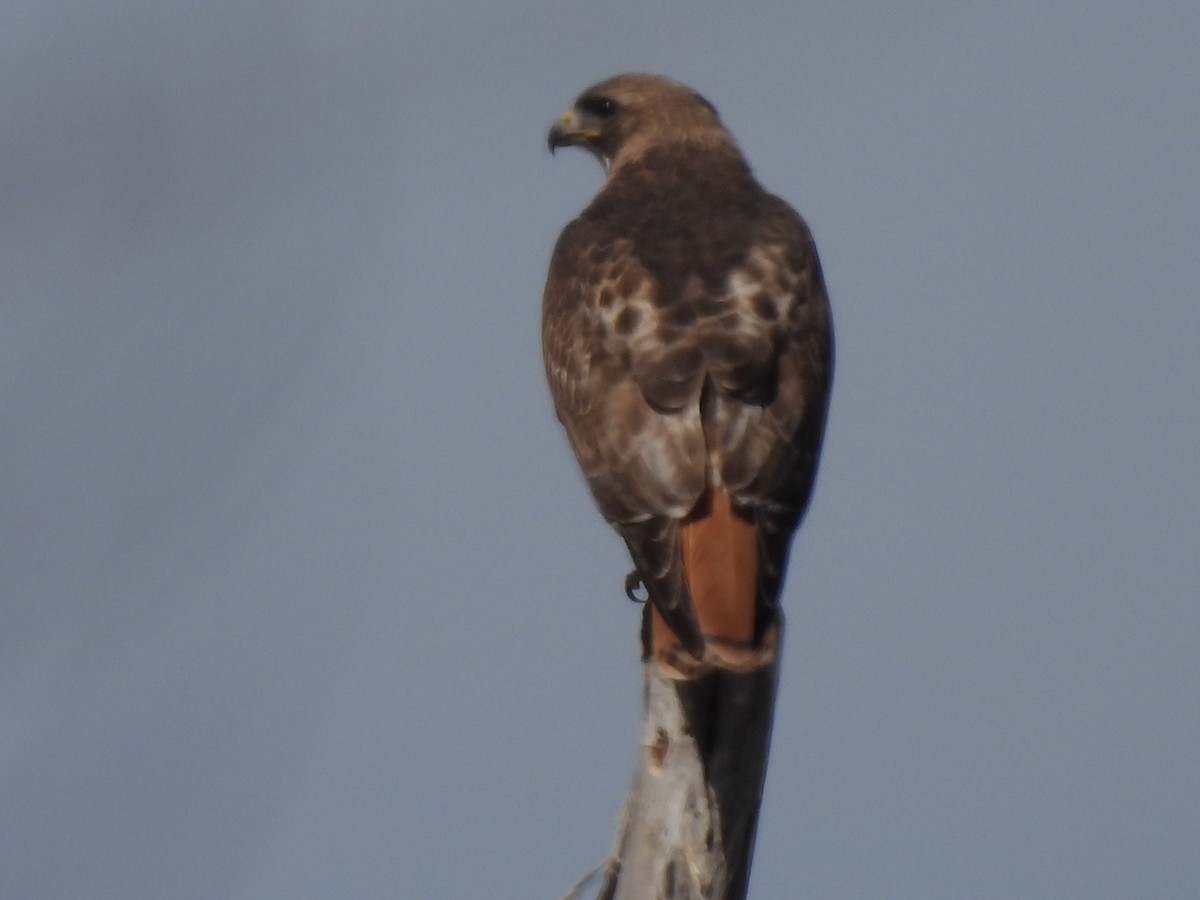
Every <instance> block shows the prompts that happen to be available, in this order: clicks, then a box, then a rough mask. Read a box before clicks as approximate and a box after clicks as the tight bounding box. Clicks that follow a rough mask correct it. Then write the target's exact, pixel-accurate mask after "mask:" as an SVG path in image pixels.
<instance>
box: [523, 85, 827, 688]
mask: <svg viewBox="0 0 1200 900" xmlns="http://www.w3.org/2000/svg"><path fill="white" fill-rule="evenodd" d="M549 143H550V149H551V150H552V151H553V150H554V149H555V148H556V147H561V146H567V145H575V146H580V147H584V148H586V149H587V150H590V151H591V152H592V153H593V154H595V155H596V156H597V157H598V158H599V160H600V162H601V164H602V165H603V166H604V170H605V173H606V177H605V182H604V186H603V187H602V188H601V189H600V191H599V193H597V194H596V196H595V198H594V199H593V200H592V202H591V204H590V205H589V206H588V207H587V208H586V209H585V210H584V211H583V212H582V213H581V214H580V215H579V217H578V218H577V219H575V220H574V221H572V222H571V223H570V224H568V225H567V226H566V228H564V229H563V232H562V235H561V236H560V237H559V239H558V243H557V245H556V246H555V248H554V255H553V258H552V259H551V262H550V273H549V277H548V280H547V283H546V293H545V297H544V299H543V310H542V316H543V319H542V348H543V353H544V356H545V362H546V375H547V378H548V379H549V382H550V392H551V394H552V395H553V398H554V407H555V410H556V412H557V413H558V417H559V420H560V421H561V422H562V424H563V426H564V428H565V429H566V432H567V437H568V438H569V440H570V443H571V447H572V448H573V449H574V451H575V456H576V457H577V458H578V460H579V465H580V467H581V468H582V469H583V474H584V476H585V477H586V478H587V482H588V485H589V486H590V487H591V490H592V494H593V495H594V496H595V499H596V503H597V504H598V505H599V507H600V511H601V512H602V513H603V514H604V517H605V518H606V519H607V520H608V521H609V523H611V524H612V526H613V527H614V528H615V529H616V530H617V531H618V532H619V533H620V535H621V537H622V538H624V540H625V543H626V545H627V546H628V548H629V552H630V555H631V556H632V557H633V563H634V566H635V569H636V571H635V572H634V573H632V574H631V575H630V576H629V582H628V585H627V586H630V587H635V586H636V585H637V583H638V582H639V581H640V582H641V584H642V585H643V586H644V587H645V590H646V593H647V594H648V596H649V601H650V603H649V606H648V610H647V621H646V624H645V627H644V630H643V644H644V647H645V650H646V652H647V653H652V654H653V655H654V657H655V659H656V660H657V661H658V663H659V664H660V665H661V666H662V667H663V668H664V669H665V670H666V671H667V672H669V673H673V674H679V675H690V674H694V673H696V672H698V671H702V670H704V669H706V668H708V667H710V666H716V667H720V668H725V669H733V670H744V669H749V668H753V667H755V666H756V665H758V664H759V663H760V662H761V661H763V660H764V659H765V658H768V657H769V654H770V653H771V652H772V648H773V640H774V637H775V632H774V628H773V625H774V623H775V621H776V619H777V617H778V607H777V602H778V595H779V590H780V582H781V580H782V578H783V573H784V568H785V565H786V562H787V555H788V547H789V544H790V542H791V536H792V532H793V531H794V530H795V529H796V526H797V525H798V524H799V522H800V519H801V516H802V515H803V514H804V509H805V507H806V506H807V504H808V499H809V495H810V493H811V491H812V485H813V479H814V477H815V475H816V470H817V458H818V455H819V453H820V448H821V435H822V432H823V430H824V424H825V410H826V406H827V403H828V398H829V387H830V380H831V377H832V371H833V339H832V331H831V324H830V315H829V306H828V301H827V298H826V295H825V286H824V283H823V281H822V278H821V266H820V263H819V262H818V259H817V251H816V247H815V246H814V244H813V240H812V236H811V235H810V234H809V231H808V228H807V226H806V225H805V224H804V221H803V220H802V219H801V218H800V216H798V215H797V214H796V213H795V212H794V211H793V210H792V208H791V207H789V206H788V205H787V204H786V203H784V202H783V201H782V200H780V199H778V198H777V197H774V196H772V195H771V194H769V193H767V192H766V191H765V190H763V189H762V187H760V186H759V184H758V182H757V181H756V180H755V179H754V176H753V175H752V174H751V172H750V168H749V167H748V166H747V164H746V162H745V160H744V159H743V158H742V155H741V153H740V151H739V150H738V148H737V145H736V144H735V143H734V140H733V138H732V137H731V136H730V134H729V132H727V131H726V130H725V128H724V127H723V126H722V125H721V122H720V120H719V119H718V117H717V112H716V110H715V109H714V108H713V106H712V104H710V103H709V102H708V101H707V100H705V99H704V98H703V97H701V96H700V95H699V94H697V93H696V92H695V91H693V90H691V89H690V88H688V87H685V86H684V85H682V84H678V83H676V82H674V81H671V80H669V79H666V78H662V77H660V76H656V75H618V76H617V77H615V78H611V79H609V80H608V81H603V82H601V83H600V84H597V85H595V86H594V87H592V88H589V89H588V90H586V91H585V92H584V93H583V94H582V95H580V97H579V99H578V100H576V101H575V104H574V106H572V107H571V108H570V109H569V110H567V111H566V112H565V113H563V115H562V116H561V117H560V118H559V119H558V120H557V121H556V122H555V124H554V127H553V128H551V129H550V135H549Z"/></svg>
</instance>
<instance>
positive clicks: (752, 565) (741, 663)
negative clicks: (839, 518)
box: [650, 488, 762, 674]
mask: <svg viewBox="0 0 1200 900" xmlns="http://www.w3.org/2000/svg"><path fill="white" fill-rule="evenodd" d="M680 546H681V551H682V557H683V559H682V563H683V574H684V578H685V580H686V582H687V586H688V593H689V594H690V595H691V601H692V609H693V611H694V612H695V616H696V622H697V624H698V626H699V629H700V634H701V635H702V636H703V638H704V645H705V657H704V659H703V660H697V661H696V664H697V666H698V667H699V666H706V665H714V666H717V667H719V668H728V669H735V670H742V669H747V668H752V667H754V666H755V665H756V663H757V662H759V661H760V660H761V659H762V649H761V648H759V647H757V646H755V640H754V638H755V626H756V622H755V615H756V608H757V592H758V536H757V533H756V529H755V526H754V523H753V522H751V521H749V520H748V519H746V518H744V517H743V516H742V515H740V514H739V513H738V512H737V511H736V510H734V508H733V503H732V500H731V498H730V496H729V492H728V491H726V490H724V489H723V488H713V489H711V490H709V491H708V492H707V493H706V494H705V496H704V497H703V498H702V499H701V500H700V503H699V504H697V506H696V508H695V510H693V511H692V514H691V515H690V516H689V517H688V519H687V520H686V521H685V522H683V523H682V524H681V525H680ZM650 634H651V643H652V646H653V647H654V651H655V656H656V658H657V659H658V660H659V663H660V665H662V666H663V667H664V668H667V669H674V670H676V671H678V672H679V674H686V673H687V669H688V665H687V662H686V661H685V660H683V659H681V657H680V654H679V652H678V651H679V644H680V642H679V639H678V638H677V637H676V636H675V634H674V633H673V632H672V631H671V629H670V628H669V627H668V626H667V623H666V622H665V621H664V620H663V619H662V617H661V616H660V615H659V614H658V611H657V610H653V611H652V612H651V631H650Z"/></svg>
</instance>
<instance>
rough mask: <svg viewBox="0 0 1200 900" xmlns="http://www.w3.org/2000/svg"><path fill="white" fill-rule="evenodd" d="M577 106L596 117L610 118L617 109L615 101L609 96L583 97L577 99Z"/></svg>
mask: <svg viewBox="0 0 1200 900" xmlns="http://www.w3.org/2000/svg"><path fill="white" fill-rule="evenodd" d="M579 108H580V110H582V111H583V112H585V113H587V114H588V115H589V116H595V117H596V118H597V119H610V118H612V116H613V115H614V114H615V113H616V111H617V101H616V100H613V99H611V98H609V97H594V96H592V97H584V98H583V99H582V100H580V101H579Z"/></svg>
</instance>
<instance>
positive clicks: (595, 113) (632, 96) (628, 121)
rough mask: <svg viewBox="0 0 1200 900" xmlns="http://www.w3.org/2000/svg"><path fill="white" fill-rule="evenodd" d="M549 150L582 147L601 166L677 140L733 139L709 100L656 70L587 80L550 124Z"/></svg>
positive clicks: (607, 165)
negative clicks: (592, 82) (585, 86)
mask: <svg viewBox="0 0 1200 900" xmlns="http://www.w3.org/2000/svg"><path fill="white" fill-rule="evenodd" d="M548 140H549V144H550V152H552V153H553V152H554V150H555V149H556V148H558V147H568V146H576V147H584V148H586V149H588V150H590V151H591V152H592V153H593V154H595V156H596V158H597V159H599V160H600V163H601V165H603V166H604V168H605V169H606V170H608V169H610V168H611V167H612V165H613V163H614V162H616V161H617V160H624V159H627V158H634V157H637V156H640V155H641V154H642V153H643V152H645V150H646V149H648V148H649V147H652V146H656V145H661V144H665V143H673V142H677V141H692V142H707V143H714V142H715V143H720V144H728V145H730V146H732V144H733V139H732V138H731V137H730V136H729V133H728V132H727V131H725V129H724V128H723V127H722V126H721V122H720V120H719V119H718V118H717V111H716V109H715V108H714V107H713V105H712V104H711V103H709V102H708V101H707V100H705V99H704V98H703V97H701V96H700V95H699V94H697V93H696V92H695V91H693V90H692V89H691V88H690V87H688V86H687V85H683V84H680V83H679V82H677V81H672V80H671V79H669V78H664V77H663V76H661V75H643V74H630V75H617V76H615V77H613V78H609V79H608V80H607V81H602V82H600V83H599V84H596V85H593V86H592V87H590V88H588V89H587V90H586V91H584V92H583V93H582V94H580V95H579V99H578V100H576V101H575V105H574V106H572V107H571V108H570V109H568V110H567V111H566V112H564V113H563V114H562V115H561V116H559V117H558V121H556V122H555V123H554V125H553V126H552V127H551V129H550V135H549V139H548Z"/></svg>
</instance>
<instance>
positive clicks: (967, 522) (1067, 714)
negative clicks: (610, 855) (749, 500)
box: [0, 0, 1200, 900]
mask: <svg viewBox="0 0 1200 900" xmlns="http://www.w3.org/2000/svg"><path fill="white" fill-rule="evenodd" d="M327 6H328V5H326V4H317V3H299V4H293V5H292V6H290V7H288V8H286V9H284V8H282V7H278V6H277V5H274V4H266V3H250V4H246V3H242V4H211V5H208V6H200V5H195V4H193V5H187V4H181V3H162V2H157V3H150V2H145V0H135V2H131V3H127V4H120V5H116V4H105V5H96V4H84V3H57V4H44V3H31V2H15V3H10V4H8V5H7V6H6V8H5V11H4V12H3V13H2V14H0V199H2V206H0V209H2V210H3V212H2V213H0V567H2V571H3V572H4V576H3V582H4V586H3V588H2V589H0V591H2V594H3V602H2V604H0V772H2V774H0V798H2V802H0V893H2V894H3V895H4V896H12V897H23V898H24V897H29V898H33V897H87V898H110V897H111V898H122V900H128V898H131V897H147V898H149V897H165V896H170V897H179V898H191V897H194V898H210V897H232V898H243V900H260V898H274V897H288V898H309V897H311V898H325V897H331V896H354V897H395V896H402V897H430V898H434V897H447V898H459V897H472V896H487V897H512V898H527V897H553V896H558V895H559V894H561V892H562V891H563V890H565V889H566V888H567V887H568V886H569V885H570V884H571V883H572V882H573V881H574V879H575V878H576V877H578V876H579V875H581V874H582V873H583V872H584V871H586V870H587V869H588V868H589V867H590V866H591V865H593V864H595V863H597V862H598V861H599V860H600V858H601V857H602V856H603V854H604V853H605V852H606V850H607V847H608V843H609V840H610V838H611V834H612V830H613V827H614V824H615V821H616V816H617V812H618V805H619V802H620V799H621V797H622V795H623V792H624V789H625V786H626V779H627V777H628V775H629V774H630V772H631V771H632V766H633V760H634V754H635V753H636V741H637V721H638V677H639V673H638V666H637V660H636V630H637V610H636V609H634V608H633V607H631V606H630V605H629V604H628V603H627V602H625V601H624V600H623V599H622V598H621V592H620V583H621V576H622V574H623V573H624V572H625V571H626V568H627V562H626V560H625V558H624V555H623V549H622V548H621V547H620V545H619V542H618V541H617V539H616V538H615V537H614V536H612V535H611V534H610V533H609V531H608V530H607V528H606V526H604V524H603V523H602V522H601V521H600V519H599V516H598V515H597V514H596V513H595V512H594V510H593V509H592V507H591V503H590V500H589V498H588V497H587V495H586V493H585V491H584V489H583V487H582V484H581V483H580V480H579V478H578V475H577V474H576V471H575V467H574V463H573V461H572V460H571V458H570V455H569V451H568V450H567V448H566V444H565V441H564V440H563V438H562V436H561V435H560V433H559V430H558V427H557V424H556V423H555V422H554V420H553V416H552V414H551V412H550V406H549V401H548V398H547V396H546V392H545V388H544V385H543V382H542V374H541V364H540V359H539V355H538V352H539V351H538V340H537V319H538V313H539V309H538V307H539V302H540V291H541V283H542V278H543V275H544V270H545V265H546V262H547V259H548V255H549V251H550V247H551V245H552V242H553V240H554V237H555V235H556V234H557V232H558V229H559V228H560V227H561V226H562V225H563V224H564V223H565V222H566V221H567V220H568V219H569V218H570V217H571V216H572V215H573V214H574V213H575V212H576V211H577V210H578V209H580V208H581V207H582V206H583V205H584V204H585V203H586V202H587V200H588V198H589V197H590V195H591V193H592V192H593V191H594V190H595V188H596V187H597V186H598V184H599V181H600V172H599V170H598V168H597V167H596V166H595V164H594V162H592V161H591V160H590V159H588V158H586V157H585V155H584V154H582V153H576V154H571V153H564V154H560V155H559V157H557V158H555V159H553V160H552V159H551V158H550V157H549V156H548V155H547V154H546V153H545V150H544V146H545V145H544V135H545V131H546V128H547V127H548V125H549V124H550V122H551V120H552V119H553V117H554V116H555V115H556V114H557V113H558V112H559V111H560V110H561V109H562V108H563V107H565V106H566V105H567V104H568V103H569V102H570V100H571V99H572V98H573V97H574V95H575V94H576V93H577V92H578V91H579V90H581V89H582V88H583V87H585V86H587V85H588V84H589V83H591V82H593V81H595V80H598V79H599V78H601V77H604V76H607V75H610V74H613V73H615V72H618V71H624V70H631V69H644V70H653V71H661V72H664V73H665V74H669V75H672V76H674V77H677V78H680V79H682V80H685V81H687V82H689V83H691V84H692V85H693V86H695V87H696V88H698V89H699V90H701V91H702V92H703V93H705V94H706V95H707V96H708V97H709V98H710V99H711V100H713V101H714V103H715V104H716V105H717V106H718V108H719V109H720V110H721V111H722V115H723V117H724V119H725V121H726V123H727V124H728V125H729V126H730V128H731V129H732V130H733V132H734V133H735V135H736V136H737V137H738V138H739V140H740V142H741V144H742V146H743V149H744V150H745V151H746V153H747V155H748V157H749V158H750V160H751V162H752V164H753V165H754V166H755V168H756V170H757V172H758V174H759V176H760V178H761V179H762V181H763V182H764V183H765V184H766V185H767V186H768V187H770V188H771V189H772V190H774V191H776V192H777V193H779V194H781V195H782V196H784V197H785V198H787V199H788V200H789V201H791V202H792V203H793V204H794V205H796V206H797V207H798V208H799V209H800V210H801V211H802V212H803V213H804V214H805V216H806V217H807V218H808V220H809V222H810V224H811V225H812V227H813V230H814V231H815V233H816V236H817V240H818V244H819V247H820V249H821V253H822V257H823V260H824V263H825V267H826V273H827V277H828V280H829V284H830V288H831V291H832V295H833V302H834V307H835V315H836V323H837V327H838V363H839V369H838V373H837V382H836V386H835V392H834V402H833V411H832V416H831V421H830V429H829V434H828V439H827V444H826V455H825V460H824V463H823V468H822V473H821V478H820V482H819V485H818V490H817V496H816V500H815V503H814V505H813V508H812V510H811V514H810V516H809V521H808V522H807V523H806V525H805V527H804V529H803V532H802V535H801V538H800V540H799V542H798V544H797V548H796V552H795V554H794V565H793V570H792V572H791V576H790V578H789V582H788V586H787V590H786V608H787V611H788V614H789V617H788V621H789V633H788V643H787V652H786V658H785V665H784V671H783V683H782V687H781V690H780V697H779V709H778V720H777V725H776V735H775V744H774V751H773V755H772V761H771V770H770V774H769V780H768V786H767V799H766V804H765V808H764V813H763V819H762V823H761V829H760V831H761V833H760V838H759V845H758V854H757V859H756V864H755V874H754V879H753V884H752V893H753V894H754V895H756V896H762V897H814V898H816V897H834V896H836V897H884V896H886V897H913V898H917V897H922V898H923V897H931V896H934V897H965V896H970V897H980V898H987V897H995V898H1008V897H1017V896H1020V897H1063V896H1079V897H1085V896H1086V897H1096V898H1103V897H1111V898H1119V897H1120V898H1123V897H1129V896H1156V897H1181V898H1182V897H1186V896H1190V895H1191V893H1192V891H1194V889H1195V885H1196V884H1197V883H1200V861H1198V857H1197V854H1196V852H1195V849H1196V847H1197V846H1198V845H1200V819H1198V817H1197V814H1196V810H1197V809H1198V808H1200V768H1198V767H1197V766H1196V764H1195V761H1196V748H1197V747H1198V746H1200V689H1198V687H1197V685H1200V610H1198V608H1197V607H1198V604H1197V601H1198V599H1200V563H1198V562H1197V559H1196V556H1197V547H1200V476H1198V473H1197V464H1196V458H1197V456H1196V454H1197V449H1196V448H1197V447H1198V446H1200V403H1198V402H1197V394H1198V389H1200V355H1198V354H1197V352H1196V346H1197V341H1198V339H1200V304H1198V302H1197V293H1196V283H1197V276H1198V275H1200V272H1198V271H1197V270H1198V269H1200V266H1198V265H1197V262H1196V248H1197V246H1200V212H1198V210H1200V177H1198V176H1197V163H1198V162H1200V159H1198V156H1197V148H1198V147H1200V64H1198V63H1197V61H1196V56H1195V46H1196V43H1197V40H1198V39H1200V8H1198V7H1196V5H1195V4H1192V3H1186V2H1182V0H1181V2H1177V3H1162V4H1155V5H1151V6H1147V5H1145V4H1143V5H1141V6H1139V7H1137V8H1136V9H1135V8H1133V7H1131V6H1129V4H1122V3H1117V2H1108V3H1082V2H1071V3H1060V4H1055V5H1052V6H1047V5H1046V4H1043V3H1033V2H1019V3H1013V4H1003V5H1001V7H1002V8H999V7H996V6H995V5H992V6H977V7H964V5H963V4H951V3H915V2H910V3H887V4H883V3H871V4H859V5H856V6H854V7H853V8H847V6H846V4H832V3H829V4H810V5H807V6H805V7H803V8H799V7H796V6H795V5H793V4H788V3H755V2H747V3H741V4H736V5H734V4H728V5H717V4H711V5H710V4H673V5H646V4H642V3H628V2H624V0H619V2H612V3H609V4H602V5H597V4H591V5H588V6H585V5H579V6H578V7H576V6H571V5H567V4H563V3H561V2H558V3H544V2H536V3H535V2H524V3H512V4H507V5H504V6H500V5H497V6H496V7H495V8H493V9H490V10H488V11H482V12H481V11H480V10H479V8H478V7H477V6H476V5H474V4H463V3H457V4H456V3H445V4H437V5H435V4H428V3H422V4H417V3H410V4H357V5H356V4H348V5H347V4H342V5H340V6H339V7H338V8H337V9H336V10H335V9H333V8H326V7H327ZM104 7H109V8H104Z"/></svg>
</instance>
